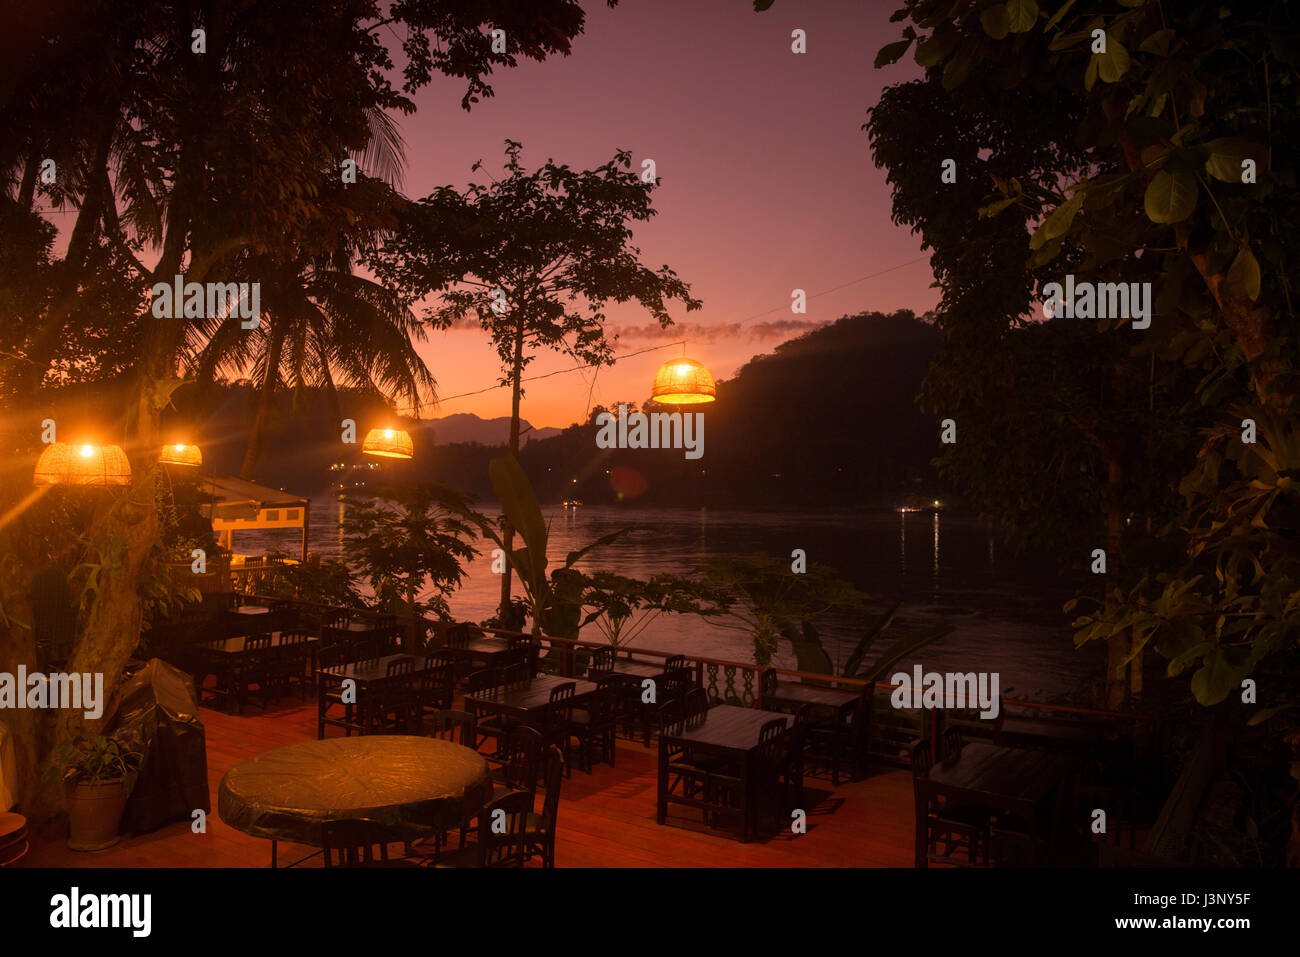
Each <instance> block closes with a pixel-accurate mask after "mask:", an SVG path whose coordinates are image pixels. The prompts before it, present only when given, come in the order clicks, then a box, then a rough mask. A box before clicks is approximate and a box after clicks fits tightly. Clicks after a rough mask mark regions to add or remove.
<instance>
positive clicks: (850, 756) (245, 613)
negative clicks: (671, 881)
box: [172, 596, 1137, 867]
mask: <svg viewBox="0 0 1300 957" xmlns="http://www.w3.org/2000/svg"><path fill="white" fill-rule="evenodd" d="M219 601H220V602H221V605H220V607H219V609H218V610H217V612H216V613H215V614H214V615H213V616H212V618H211V620H210V621H209V624H208V626H207V628H206V629H203V628H196V627H193V626H192V627H191V637H192V638H193V640H191V641H189V642H188V643H184V644H183V646H181V647H177V646H175V645H174V646H173V647H172V652H173V657H174V658H175V659H176V660H180V661H183V662H185V666H186V669H187V670H188V671H189V672H190V673H191V674H192V675H193V678H194V681H195V688H196V693H197V695H198V697H199V699H200V700H201V702H202V704H203V706H204V713H205V715H206V714H208V713H211V714H212V715H213V717H212V718H209V719H206V720H208V722H209V724H212V723H213V722H214V721H219V722H220V723H221V724H222V725H226V726H234V724H236V723H241V722H242V723H245V724H247V723H248V722H255V723H257V725H259V726H261V725H262V723H263V722H268V723H275V724H276V725H278V726H279V727H277V729H276V731H275V733H274V735H273V737H275V738H276V739H288V743H285V744H283V745H282V746H280V747H275V748H271V749H269V750H263V751H258V752H257V753H253V754H248V755H243V756H241V758H240V760H238V761H235V762H233V763H232V766H230V767H229V768H228V769H226V770H225V771H224V773H223V774H222V777H221V779H220V783H219V786H218V789H217V802H216V804H217V812H218V816H219V818H220V820H221V821H222V822H223V824H225V825H227V826H229V827H230V828H232V829H234V830H236V831H239V832H241V833H242V834H245V835H249V836H252V837H255V838H260V839H263V840H264V841H269V848H267V849H266V856H264V857H263V858H262V861H263V862H265V861H266V860H267V859H269V861H270V863H271V865H272V866H275V867H279V866H284V865H285V864H291V865H301V866H317V865H320V864H323V865H325V866H338V865H340V864H371V865H379V864H389V865H392V866H524V865H528V866H542V867H552V866H557V864H558V866H564V865H565V861H564V858H563V855H562V854H560V853H557V836H564V835H565V832H566V829H567V827H581V826H582V825H580V824H578V823H577V822H578V821H581V820H583V815H584V814H590V813H591V812H590V810H588V809H587V808H581V809H580V808H578V807H575V806H574V804H575V802H577V803H579V804H581V803H585V804H588V805H590V803H591V802H594V801H610V802H612V801H615V800H619V799H618V798H616V797H614V796H613V795H615V794H616V793H618V792H620V791H622V790H623V787H624V785H627V784H628V783H629V782H631V781H638V782H640V783H639V787H638V788H637V793H638V794H644V795H645V798H644V799H642V800H645V801H646V803H643V804H638V805H637V807H638V808H639V810H638V811H636V815H637V817H638V818H639V825H640V826H645V825H647V824H650V825H652V826H653V827H654V829H655V831H654V833H655V835H656V838H655V840H656V841H657V842H659V843H660V844H661V846H663V847H668V846H671V845H672V844H673V843H674V842H676V841H679V840H681V841H685V842H687V843H688V844H693V843H695V842H697V841H698V840H699V839H700V837H701V836H703V835H707V836H708V837H709V839H711V840H712V839H720V840H722V841H725V842H727V843H730V844H732V846H736V847H750V846H753V847H756V848H759V847H763V846H764V845H786V846H788V847H791V848H795V847H798V846H800V844H799V842H800V841H801V840H805V839H806V838H805V835H807V834H808V833H809V829H810V828H811V829H812V830H820V831H834V832H840V835H841V839H842V841H843V842H844V844H845V846H846V847H854V846H858V847H870V846H872V845H881V844H888V843H891V842H892V844H893V847H892V849H891V850H890V854H891V855H892V861H893V863H895V864H896V865H905V864H907V865H912V866H916V867H927V866H961V867H970V866H974V867H987V866H1032V865H1042V864H1052V863H1067V862H1073V861H1075V860H1077V859H1078V858H1079V856H1080V855H1081V854H1082V855H1083V856H1085V857H1086V856H1087V852H1088V848H1089V847H1095V844H1093V843H1092V842H1091V841H1090V839H1089V837H1088V835H1087V834H1086V832H1085V825H1086V816H1085V810H1084V808H1083V804H1082V803H1081V802H1084V801H1085V799H1095V798H1096V795H1097V793H1098V791H1097V788H1098V786H1099V785H1100V784H1101V783H1103V782H1101V781H1100V779H1099V777H1098V762H1097V753H1098V740H1099V738H1100V736H1101V735H1102V733H1103V727H1104V726H1103V725H1101V724H1097V723H1091V724H1090V723H1088V722H1085V721H1081V720H1059V719H1052V718H1042V717H1041V716H1039V717H1034V716H1031V715H1029V714H1020V715H1017V714H1015V713H1010V714H1006V715H1004V716H1003V717H1002V718H1000V719H999V720H998V721H997V722H980V721H978V720H975V721H967V722H966V724H965V726H962V718H963V715H961V714H960V713H958V712H954V711H950V712H944V711H933V712H928V713H925V712H922V713H911V714H909V713H907V712H903V711H896V710H894V709H893V708H892V707H890V704H889V701H888V695H887V694H883V693H882V694H877V693H876V687H875V685H873V684H872V683H870V682H852V681H846V680H840V681H830V680H827V679H826V678H825V677H824V676H822V677H817V676H811V675H799V674H797V673H796V674H790V673H781V672H779V671H778V670H777V669H775V668H767V669H763V670H758V669H753V673H752V674H751V675H749V676H748V678H747V681H746V683H744V684H745V685H746V687H747V686H748V681H749V679H752V686H753V693H752V696H750V697H748V699H746V698H744V697H739V696H737V695H736V694H734V693H730V691H731V685H730V678H729V682H728V684H727V686H726V687H725V688H722V689H720V688H719V687H718V685H717V681H716V675H717V673H718V670H719V669H718V667H717V663H710V662H708V661H707V660H704V659H689V658H687V657H686V656H683V655H661V654H658V653H656V652H653V651H649V650H638V651H637V653H636V654H628V653H621V654H620V653H617V652H616V649H614V648H612V647H607V646H606V647H598V646H588V645H584V644H583V643H579V642H566V641H564V640H562V639H553V638H545V637H541V638H538V637H534V636H530V635H524V634H515V633H505V632H498V631H494V630H491V629H484V628H481V627H479V626H477V625H473V624H470V623H450V622H448V623H437V625H436V627H433V626H431V627H429V628H428V629H426V630H423V631H422V633H420V632H417V630H415V629H412V627H411V624H410V622H399V621H398V620H397V619H395V618H391V617H388V616H384V615H377V614H374V613H371V612H359V611H356V610H351V609H342V608H322V607H316V608H308V607H306V606H304V605H303V603H300V602H294V601H290V600H281V599H274V598H267V597H256V596H232V597H229V598H223V599H219ZM431 624H432V623H431ZM213 629H216V632H215V633H214V631H213ZM737 667H743V666H736V665H726V666H724V667H723V669H722V670H724V671H726V670H728V669H729V668H737ZM218 716H219V717H218ZM1073 717H1077V716H1073ZM963 735H965V737H966V738H967V740H963ZM575 771H576V772H578V774H577V775H575V773H574V772H575ZM575 787H576V788H579V789H580V790H581V791H582V795H581V797H575V798H570V797H569V795H568V792H569V791H570V790H572V789H574V788H575ZM864 790H870V791H871V792H872V793H873V799H872V801H870V802H864V801H861V800H858V799H857V797H856V796H857V795H859V794H861V793H863V792H864ZM562 811H563V813H561V812H562ZM1116 817H1117V824H1118V823H1119V819H1120V818H1123V817H1124V815H1120V814H1117V815H1116ZM1125 823H1126V824H1131V822H1129V821H1125ZM881 832H885V833H884V834H882V833H881ZM1125 833H1126V834H1127V836H1128V838H1129V840H1130V843H1132V840H1133V839H1134V836H1135V835H1136V833H1137V830H1136V828H1134V827H1131V826H1130V827H1129V830H1128V831H1127V832H1125ZM679 834H680V835H682V836H681V837H680V838H678V837H677V835H679ZM886 835H887V836H886ZM584 837H585V835H582V834H574V835H573V839H574V840H577V841H581V840H583V839H584ZM812 843H813V842H811V841H809V844H810V845H811V844H812ZM560 846H561V847H562V846H564V841H563V840H561V842H560ZM290 847H291V848H293V851H292V852H287V851H286V850H285V849H286V848H290ZM878 849H879V848H878V847H877V850H878ZM1093 856H1094V858H1095V856H1096V854H1095V851H1094V852H1093ZM1094 862H1095V861H1094ZM808 863H818V862H817V861H812V860H810V861H809V862H808ZM842 863H850V862H848V861H844V862H842Z"/></svg>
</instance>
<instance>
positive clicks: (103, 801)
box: [67, 780, 129, 851]
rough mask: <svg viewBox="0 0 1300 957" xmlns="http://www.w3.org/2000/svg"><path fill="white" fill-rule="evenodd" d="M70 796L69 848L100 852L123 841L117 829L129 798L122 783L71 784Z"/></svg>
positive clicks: (69, 787)
mask: <svg viewBox="0 0 1300 957" xmlns="http://www.w3.org/2000/svg"><path fill="white" fill-rule="evenodd" d="M67 795H68V847H69V848H71V849H72V850H74V851H98V850H102V849H103V848H106V847H112V846H113V845H114V844H116V843H117V842H118V841H119V840H120V837H119V835H118V833H117V828H118V825H120V824H121V823H122V812H123V811H125V810H126V799H127V797H128V796H129V795H128V793H127V790H126V788H125V787H124V786H123V782H122V781H120V780H118V781H103V782H101V783H99V784H70V785H68V790H67Z"/></svg>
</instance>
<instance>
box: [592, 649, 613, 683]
mask: <svg viewBox="0 0 1300 957" xmlns="http://www.w3.org/2000/svg"><path fill="white" fill-rule="evenodd" d="M613 667H614V649H613V648H597V649H596V650H595V651H593V652H592V653H591V664H589V665H588V666H587V674H588V675H589V676H591V678H592V679H593V680H595V678H596V676H597V675H599V674H601V673H602V672H606V671H610V670H611V669H613Z"/></svg>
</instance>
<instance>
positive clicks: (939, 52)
mask: <svg viewBox="0 0 1300 957" xmlns="http://www.w3.org/2000/svg"><path fill="white" fill-rule="evenodd" d="M957 39H958V37H957V33H956V31H954V30H946V31H944V32H943V33H936V34H934V35H933V36H931V37H930V38H929V39H927V40H923V41H922V42H920V43H918V44H917V45H916V64H917V66H924V67H930V66H934V65H935V64H937V63H939V62H940V61H941V60H943V59H944V57H946V56H947V55H948V54H949V53H951V52H952V48H953V47H955V46H956V45H957Z"/></svg>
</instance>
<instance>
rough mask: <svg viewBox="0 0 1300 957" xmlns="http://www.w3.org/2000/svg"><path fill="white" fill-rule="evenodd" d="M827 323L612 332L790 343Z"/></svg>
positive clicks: (682, 325) (691, 325)
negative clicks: (771, 340)
mask: <svg viewBox="0 0 1300 957" xmlns="http://www.w3.org/2000/svg"><path fill="white" fill-rule="evenodd" d="M825 325H829V323H826V322H817V321H815V320H812V319H777V320H774V321H771V322H750V323H740V322H724V323H717V324H713V325H705V324H703V323H699V322H679V323H677V324H675V325H671V326H669V327H668V328H667V329H663V328H661V327H660V326H659V324H658V323H647V324H646V325H644V326H615V327H613V331H614V332H615V333H616V334H617V335H618V337H619V338H620V339H622V340H624V341H633V340H655V339H690V340H691V341H692V342H717V341H718V340H719V339H751V340H767V339H789V338H791V337H793V336H798V335H802V334H803V333H805V332H811V331H812V330H813V329H819V328H821V327H822V326H825Z"/></svg>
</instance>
